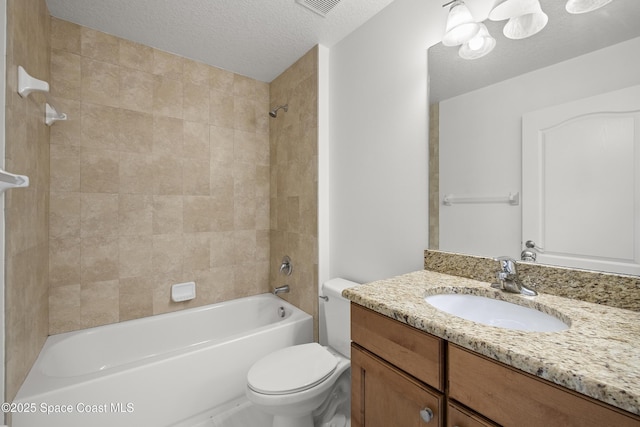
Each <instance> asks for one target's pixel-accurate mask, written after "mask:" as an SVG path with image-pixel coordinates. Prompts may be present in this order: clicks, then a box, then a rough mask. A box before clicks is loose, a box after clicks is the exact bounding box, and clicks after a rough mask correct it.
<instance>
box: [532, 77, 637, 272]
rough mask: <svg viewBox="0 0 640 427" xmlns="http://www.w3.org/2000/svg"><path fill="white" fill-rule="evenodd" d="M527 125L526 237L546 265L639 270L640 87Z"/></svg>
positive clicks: (539, 116)
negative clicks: (534, 245)
mask: <svg viewBox="0 0 640 427" xmlns="http://www.w3.org/2000/svg"><path fill="white" fill-rule="evenodd" d="M522 125H523V147H522V158H523V161H522V170H523V178H522V185H523V191H522V209H523V213H522V242H523V243H524V242H526V241H527V240H532V241H534V242H535V244H536V250H537V251H538V262H541V263H544V264H552V265H561V266H568V267H576V268H588V269H594V270H602V271H611V272H617V273H626V274H640V86H634V87H631V88H627V89H623V90H620V91H615V92H610V93H606V94H602V95H598V96H595V97H590V98H586V99H583V100H579V101H575V102H571V103H567V104H562V105H558V106H554V107H550V108H545V109H543V110H539V111H536V112H532V113H528V114H526V115H524V116H523V123H522Z"/></svg>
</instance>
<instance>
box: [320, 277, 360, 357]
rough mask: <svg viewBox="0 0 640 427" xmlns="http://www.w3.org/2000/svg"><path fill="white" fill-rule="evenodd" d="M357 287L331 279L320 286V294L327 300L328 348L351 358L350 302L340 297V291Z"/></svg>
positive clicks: (325, 307)
mask: <svg viewBox="0 0 640 427" xmlns="http://www.w3.org/2000/svg"><path fill="white" fill-rule="evenodd" d="M356 285H359V283H355V282H351V281H349V280H345V279H340V278H336V279H331V280H328V281H326V282H324V284H323V285H322V293H323V295H324V296H325V297H327V298H328V299H327V300H326V301H325V302H324V319H325V322H326V327H327V328H326V330H327V343H328V344H329V347H331V348H333V349H334V350H337V351H339V352H340V353H341V354H342V355H344V356H346V357H348V358H351V312H350V306H349V304H350V301H349V300H348V299H346V298H343V297H342V291H343V290H344V289H347V288H351V287H353V286H356Z"/></svg>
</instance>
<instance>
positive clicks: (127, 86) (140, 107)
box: [119, 67, 155, 113]
mask: <svg viewBox="0 0 640 427" xmlns="http://www.w3.org/2000/svg"><path fill="white" fill-rule="evenodd" d="M154 85H155V76H154V75H153V74H151V73H148V72H144V71H140V70H136V69H130V68H125V67H121V68H120V100H119V101H120V107H122V108H126V109H128V110H134V111H141V112H144V113H152V112H153V88H154Z"/></svg>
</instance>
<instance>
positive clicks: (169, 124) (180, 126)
mask: <svg viewBox="0 0 640 427" xmlns="http://www.w3.org/2000/svg"><path fill="white" fill-rule="evenodd" d="M183 138H184V122H183V121H182V120H179V119H172V118H169V117H161V116H154V118H153V152H154V153H164V154H171V155H173V156H176V157H182V153H183V148H182V147H183Z"/></svg>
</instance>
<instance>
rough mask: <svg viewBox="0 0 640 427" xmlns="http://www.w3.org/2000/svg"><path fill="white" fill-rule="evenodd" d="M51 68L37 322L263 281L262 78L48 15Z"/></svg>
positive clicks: (98, 319)
mask: <svg viewBox="0 0 640 427" xmlns="http://www.w3.org/2000/svg"><path fill="white" fill-rule="evenodd" d="M51 74H52V77H51V86H52V92H53V94H54V95H55V96H56V98H57V99H59V100H60V102H59V104H60V105H61V106H62V109H64V110H65V112H66V113H67V114H68V115H69V121H67V122H60V123H57V124H55V125H54V126H53V127H52V128H51V213H50V217H49V220H50V252H49V263H50V266H49V275H50V299H49V309H50V332H51V333H59V332H63V331H69V330H74V329H80V328H86V327H91V326H96V325H102V324H108V323H113V322H118V321H123V320H128V319H134V318H139V317H144V316H148V315H152V314H157V313H163V312H167V311H171V310H177V309H182V308H186V307H192V306H197V305H203V304H209V303H212V302H216V301H221V300H227V299H232V298H237V297H241V296H246V295H251V294H256V293H262V292H266V291H268V274H269V226H270V224H269V185H270V182H269V121H268V115H267V112H268V110H269V85H268V84H267V83H261V82H258V81H255V80H252V79H249V78H246V77H243V76H240V75H236V74H233V73H231V72H227V71H224V70H221V69H218V68H214V67H210V66H207V65H204V64H201V63H197V62H194V61H191V60H188V59H184V58H182V57H179V56H176V55H171V54H168V53H165V52H162V51H159V50H155V49H153V48H150V47H147V46H143V45H139V44H136V43H132V42H130V41H127V40H124V39H119V38H117V37H113V36H110V35H107V34H104V33H101V32H98V31H94V30H91V29H88V28H85V27H80V26H78V25H75V24H71V23H68V22H65V21H61V20H58V19H55V18H54V19H52V23H51ZM192 280H193V281H195V282H196V283H197V295H198V296H197V298H196V299H195V300H193V301H191V302H187V303H172V302H171V301H170V286H171V284H173V283H180V282H184V281H192Z"/></svg>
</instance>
